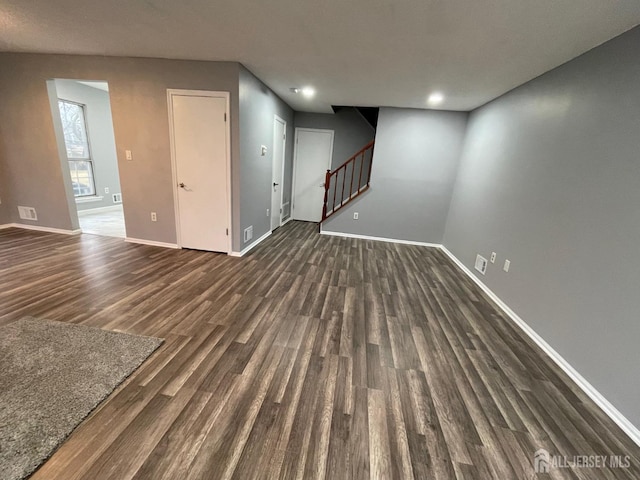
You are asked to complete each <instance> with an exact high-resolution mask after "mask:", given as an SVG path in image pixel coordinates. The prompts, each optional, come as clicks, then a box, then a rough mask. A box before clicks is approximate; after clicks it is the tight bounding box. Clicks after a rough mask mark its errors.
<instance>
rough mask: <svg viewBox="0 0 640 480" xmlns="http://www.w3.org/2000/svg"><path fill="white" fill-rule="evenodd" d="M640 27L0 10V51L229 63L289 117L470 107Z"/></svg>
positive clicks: (116, 4) (409, 9) (605, 14)
mask: <svg viewBox="0 0 640 480" xmlns="http://www.w3.org/2000/svg"><path fill="white" fill-rule="evenodd" d="M638 23H640V1H639V0H323V1H311V0H269V1H264V0H263V1H260V0H232V1H217V0H181V1H176V0H140V1H130V0H112V1H104V0H65V1H61V0H0V50H1V51H19V52H50V53H78V54H99V55H124V56H139V57H161V58H181V59H198V60H233V61H239V62H241V63H243V64H244V65H245V66H246V67H247V68H249V70H251V71H252V72H253V73H255V74H256V75H257V76H258V77H260V79H262V80H263V81H264V82H265V83H266V84H267V85H269V86H270V87H271V88H272V89H273V90H275V91H276V92H277V93H278V94H279V95H280V96H281V97H282V98H283V99H284V100H285V101H286V102H288V103H289V104H290V105H291V106H292V107H293V108H295V109H297V110H306V111H324V112H328V111H331V110H330V105H332V104H334V105H360V106H397V107H416V108H426V97H427V95H428V94H429V93H430V92H432V91H434V90H439V91H442V92H443V93H444V94H445V95H446V99H445V101H444V102H443V103H442V105H441V106H440V107H439V108H442V109H448V110H471V109H473V108H476V107H478V106H480V105H482V104H484V103H486V102H487V101H489V100H491V99H493V98H495V97H497V96H499V95H501V94H503V93H505V92H506V91H508V90H510V89H511V88H513V87H515V86H517V85H520V84H522V83H524V82H526V81H527V80H530V79H531V78H534V77H536V76H538V75H540V74H541V73H544V72H546V71H548V70H550V69H552V68H553V67H556V66H558V65H560V64H562V63H564V62H566V61H567V60H570V59H571V58H574V57H576V56H578V55H579V54H581V53H583V52H585V51H587V50H589V49H591V48H593V47H595V46H596V45H599V44H600V43H603V42H604V41H606V40H608V39H610V38H612V37H614V36H616V35H618V34H620V33H622V32H624V31H626V30H628V29H630V28H632V27H633V26H635V25H637V24H638ZM306 85H311V86H313V87H315V89H316V91H317V94H316V96H315V97H314V99H313V100H306V99H304V98H303V97H302V96H301V95H295V94H293V93H291V92H290V91H289V88H290V87H299V86H306Z"/></svg>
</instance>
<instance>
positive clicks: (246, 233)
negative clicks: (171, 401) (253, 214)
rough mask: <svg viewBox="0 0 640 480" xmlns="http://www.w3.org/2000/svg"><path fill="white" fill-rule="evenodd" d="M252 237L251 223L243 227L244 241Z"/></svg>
mask: <svg viewBox="0 0 640 480" xmlns="http://www.w3.org/2000/svg"><path fill="white" fill-rule="evenodd" d="M252 238H253V225H251V226H250V227H247V228H245V229H244V242H245V243H247V242H248V241H249V240H251V239H252Z"/></svg>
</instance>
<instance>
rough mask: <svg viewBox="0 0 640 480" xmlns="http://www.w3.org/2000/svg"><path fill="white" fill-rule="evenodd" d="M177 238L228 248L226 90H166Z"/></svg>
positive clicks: (198, 246) (204, 247) (209, 247)
mask: <svg viewBox="0 0 640 480" xmlns="http://www.w3.org/2000/svg"><path fill="white" fill-rule="evenodd" d="M169 100H170V106H171V110H170V117H171V125H172V130H173V132H172V133H173V135H172V139H173V153H174V174H175V181H176V203H177V209H176V214H177V226H178V242H179V245H180V246H181V247H184V248H193V249H197V250H209V251H214V252H228V251H229V236H228V229H229V227H230V225H229V211H230V210H229V194H228V178H229V161H228V154H227V152H228V149H227V138H228V136H227V122H226V113H227V96H226V94H225V93H218V94H216V93H215V92H201V93H200V94H197V93H193V94H191V93H181V92H179V91H178V92H176V91H172V92H169Z"/></svg>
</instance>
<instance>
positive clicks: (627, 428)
mask: <svg viewBox="0 0 640 480" xmlns="http://www.w3.org/2000/svg"><path fill="white" fill-rule="evenodd" d="M440 249H441V250H442V251H443V252H444V253H445V254H446V255H447V256H448V257H449V258H450V259H451V260H452V261H453V262H454V263H455V264H456V265H457V266H458V267H460V269H461V270H462V271H463V272H464V273H466V274H467V276H468V277H469V278H470V279H471V280H472V281H473V282H475V284H476V285H478V287H480V289H481V290H482V291H483V292H484V293H486V294H487V295H488V296H489V298H491V300H493V301H494V302H495V304H496V305H498V307H500V309H501V310H502V311H504V313H506V314H507V316H508V317H509V318H510V319H511V320H512V321H513V322H514V323H515V324H516V325H517V326H518V327H520V329H521V330H522V331H523V332H524V333H525V334H526V335H527V336H528V337H529V338H530V339H531V340H533V342H534V343H535V344H536V345H538V346H539V347H540V348H541V349H542V351H543V352H544V353H546V354H547V355H548V356H549V358H551V360H553V361H554V362H555V363H556V365H558V366H559V367H560V368H561V369H562V370H563V371H564V372H565V373H566V374H567V375H568V376H569V378H571V380H573V381H574V382H575V383H576V385H578V387H580V389H582V391H583V392H584V393H586V394H587V396H588V397H589V398H591V400H593V401H594V402H595V403H596V405H598V406H599V407H600V408H601V409H602V410H603V411H604V413H606V414H607V416H608V417H609V418H611V420H613V421H614V422H615V423H616V424H617V425H618V426H619V427H620V428H621V429H622V430H623V431H624V432H625V433H626V434H627V435H628V436H629V438H631V440H633V441H634V442H635V443H636V444H637V445H639V446H640V429H638V427H636V426H635V425H634V424H633V423H631V422H630V421H629V420H628V419H627V418H626V417H625V416H624V415H623V414H622V413H621V412H620V411H619V410H618V409H617V408H616V407H614V406H613V405H612V404H611V402H609V401H608V400H607V399H606V398H605V397H604V395H602V394H601V393H600V392H598V390H596V389H595V387H594V386H593V385H591V384H590V383H589V382H588V381H587V379H586V378H584V377H583V376H582V375H580V373H578V371H577V370H576V369H575V368H573V367H572V366H571V365H570V364H569V362H567V361H566V360H565V359H564V358H563V357H562V355H560V354H559V353H558V352H556V351H555V350H554V349H553V347H552V346H551V345H549V344H548V343H547V342H546V341H545V340H544V339H543V338H542V337H541V336H540V335H538V334H537V333H536V331H535V330H534V329H533V328H531V327H530V326H529V325H528V324H527V323H526V322H525V321H524V320H523V319H522V318H520V317H519V316H518V314H517V313H515V312H514V311H513V310H511V308H509V306H508V305H507V304H506V303H504V302H503V301H502V300H501V299H500V298H499V297H498V296H497V295H496V294H495V293H493V292H492V291H491V289H490V288H489V287H487V286H486V285H485V284H484V283H482V281H481V280H480V279H479V278H478V277H476V276H475V275H474V274H473V273H472V272H471V270H469V269H468V268H467V267H466V266H465V265H464V264H463V263H462V262H461V261H460V260H458V258H456V256H455V255H454V254H453V253H451V252H450V251H449V250H448V249H447V248H446V247H445V246H444V245H441V246H440Z"/></svg>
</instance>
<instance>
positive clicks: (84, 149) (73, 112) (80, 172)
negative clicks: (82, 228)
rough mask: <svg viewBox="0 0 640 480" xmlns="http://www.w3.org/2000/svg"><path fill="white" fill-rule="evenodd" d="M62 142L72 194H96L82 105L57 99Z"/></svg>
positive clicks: (81, 195)
mask: <svg viewBox="0 0 640 480" xmlns="http://www.w3.org/2000/svg"><path fill="white" fill-rule="evenodd" d="M58 108H59V109H60V119H61V120H62V131H63V134H64V144H65V147H66V149H67V160H69V172H71V185H72V186H73V195H74V196H76V197H87V196H91V195H95V194H96V184H95V181H94V178H93V161H92V160H91V152H90V150H89V139H88V138H87V123H86V120H85V115H84V108H85V107H84V105H80V104H78V103H73V102H69V101H67V100H58Z"/></svg>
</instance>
